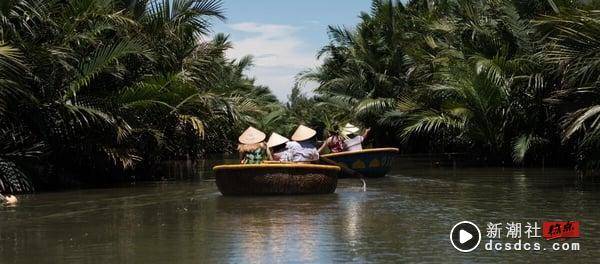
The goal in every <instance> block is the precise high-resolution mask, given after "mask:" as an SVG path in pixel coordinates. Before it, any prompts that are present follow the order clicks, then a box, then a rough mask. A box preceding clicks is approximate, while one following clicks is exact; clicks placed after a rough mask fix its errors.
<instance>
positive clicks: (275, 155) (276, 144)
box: [267, 133, 292, 162]
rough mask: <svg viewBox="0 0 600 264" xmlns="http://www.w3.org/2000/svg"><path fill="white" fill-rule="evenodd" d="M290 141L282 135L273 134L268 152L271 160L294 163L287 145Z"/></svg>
mask: <svg viewBox="0 0 600 264" xmlns="http://www.w3.org/2000/svg"><path fill="white" fill-rule="evenodd" d="M288 142H290V140H289V139H288V138H286V137H284V136H282V135H280V134H277V133H272V134H271V136H270V137H269V141H267V152H268V154H269V159H270V160H273V161H281V162H289V161H292V158H291V155H289V154H290V152H289V151H288V149H287V147H286V146H287V143H288Z"/></svg>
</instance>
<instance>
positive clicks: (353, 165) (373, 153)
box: [322, 148, 399, 178]
mask: <svg viewBox="0 0 600 264" xmlns="http://www.w3.org/2000/svg"><path fill="white" fill-rule="evenodd" d="M398 152H399V150H398V149H397V148H378V149H365V150H359V151H348V152H340V153H332V154H327V155H323V156H322V157H324V158H327V159H330V160H333V161H335V162H337V163H340V164H343V165H345V166H346V167H348V168H350V169H352V170H355V171H357V172H359V173H360V174H362V175H363V176H365V177H368V178H378V177H383V176H385V175H386V174H387V173H388V172H389V171H390V169H391V168H392V164H393V162H394V158H395V157H396V155H397V154H398ZM347 176H348V175H341V177H347Z"/></svg>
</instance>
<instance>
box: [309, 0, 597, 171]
mask: <svg viewBox="0 0 600 264" xmlns="http://www.w3.org/2000/svg"><path fill="white" fill-rule="evenodd" d="M599 9H600V2H598V1H568V0H565V1H562V0H530V1H520V0H482V1H467V0H440V1H426V0H413V1H408V3H403V1H390V0H375V1H373V4H372V10H371V11H370V12H364V13H361V14H360V20H361V21H360V23H359V24H358V25H356V26H355V27H353V28H351V27H338V26H330V27H329V36H330V39H331V41H330V43H329V44H328V45H326V46H325V47H323V49H322V50H321V51H320V53H319V56H320V58H321V59H322V60H323V61H324V62H323V64H322V65H321V66H320V67H318V68H316V69H312V70H309V71H306V72H303V73H301V74H300V75H299V79H300V81H301V83H302V82H306V81H316V82H318V84H319V86H318V87H317V88H316V90H315V92H316V96H315V97H314V98H312V99H313V100H316V101H320V102H321V104H323V105H336V106H342V107H338V108H337V109H339V110H340V111H338V114H339V115H342V116H345V118H346V119H350V120H356V121H357V122H359V123H360V124H361V125H362V126H366V127H374V128H376V129H375V132H376V133H377V134H378V135H379V137H378V138H379V139H388V142H389V138H395V139H396V142H397V143H398V144H401V145H402V146H403V147H402V149H403V151H405V152H425V153H432V152H434V153H435V152H438V153H441V152H463V153H464V152H466V153H472V154H473V156H474V157H480V158H481V159H482V160H485V161H487V162H490V163H492V164H507V165H510V164H516V165H521V164H536V165H541V164H543V163H546V164H552V165H571V166H572V165H573V164H577V167H578V169H580V170H581V171H587V172H589V171H594V170H597V169H598V166H599V165H600V163H599V161H600V159H599V158H600V155H599V154H600V151H599V150H600V148H599V144H600V122H599V120H600V111H599V109H600V105H599V103H600V101H598V99H597V98H598V93H599V92H600V77H599V76H600V49H599V47H600V10H599ZM330 109H336V108H330ZM345 113H348V114H345Z"/></svg>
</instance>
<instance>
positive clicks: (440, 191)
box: [0, 158, 600, 263]
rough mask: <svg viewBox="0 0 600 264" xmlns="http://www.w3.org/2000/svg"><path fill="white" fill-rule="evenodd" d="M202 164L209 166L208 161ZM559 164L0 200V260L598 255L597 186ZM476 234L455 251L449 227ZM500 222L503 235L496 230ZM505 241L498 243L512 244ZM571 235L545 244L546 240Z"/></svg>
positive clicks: (585, 258)
mask: <svg viewBox="0 0 600 264" xmlns="http://www.w3.org/2000/svg"><path fill="white" fill-rule="evenodd" d="M206 169H207V171H209V168H206ZM574 182H575V176H574V173H573V171H571V170H569V169H549V168H546V169H511V168H490V167H478V168H460V167H458V168H454V167H437V166H432V165H431V163H430V162H428V161H425V160H420V159H409V158H403V159H400V160H399V161H398V162H397V163H396V167H395V168H394V170H393V171H392V173H390V175H389V176H388V177H386V178H382V179H372V180H368V181H367V187H368V188H367V192H362V189H361V187H362V186H361V183H360V181H357V180H353V179H342V180H340V182H339V184H338V189H337V191H336V193H335V194H332V195H318V196H287V197H283V196H277V197H223V196H221V195H220V193H219V192H218V190H217V189H216V186H215V183H214V181H213V180H211V179H210V178H209V177H207V178H206V179H195V180H192V181H175V182H158V183H137V184H131V185H127V186H117V187H112V188H103V189H84V190H73V191H63V192H54V193H39V194H34V195H28V196H23V197H21V201H20V203H19V204H18V206H16V207H3V208H0V263H223V262H225V263H274V262H275V263H277V262H291V263H314V262H325V263H331V262H363V263H367V262H373V263H382V262H383V263H398V262H445V263H448V262H461V263H464V262H467V263H470V262H472V263H475V262H477V263H479V262H511V263H515V262H545V261H553V262H577V263H586V262H588V263H592V262H596V261H597V260H598V258H600V209H599V208H598V207H599V206H600V191H598V190H594V189H592V190H585V191H582V190H579V189H578V188H576V187H575V184H574ZM465 220H469V221H472V222H474V223H476V224H477V225H478V226H479V227H480V229H481V233H482V236H483V240H482V241H481V244H480V245H479V247H478V248H477V249H476V250H475V251H473V252H470V253H461V252H458V251H457V250H456V249H454V248H453V247H452V245H451V243H450V239H449V234H450V230H451V228H452V226H454V224H456V223H458V222H460V221H465ZM549 220H576V221H580V222H581V232H580V233H581V237H580V238H576V239H570V240H566V241H560V240H553V241H545V240H543V239H541V238H537V239H535V238H531V239H529V238H527V236H525V233H524V232H523V238H522V242H539V243H540V244H541V245H542V247H543V248H546V250H540V251H488V250H486V249H485V244H486V243H487V242H488V241H489V239H487V238H486V226H487V224H488V223H490V222H492V223H504V225H506V223H509V222H521V223H523V231H525V226H524V225H525V223H526V222H530V223H532V222H538V223H540V225H541V223H542V222H543V221H549ZM506 231H507V230H506V229H504V230H503V231H502V233H501V234H502V236H505V234H506ZM516 241H517V240H516V239H512V238H505V237H503V238H502V239H501V240H497V242H516ZM555 242H559V243H567V244H568V245H572V244H573V242H576V243H579V245H580V250H577V251H562V250H561V251H553V250H551V245H552V243H555Z"/></svg>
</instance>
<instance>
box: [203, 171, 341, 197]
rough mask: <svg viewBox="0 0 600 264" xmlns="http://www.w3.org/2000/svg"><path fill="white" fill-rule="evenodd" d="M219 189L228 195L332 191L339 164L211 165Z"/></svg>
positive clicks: (324, 192) (323, 192) (335, 184)
mask: <svg viewBox="0 0 600 264" xmlns="http://www.w3.org/2000/svg"><path fill="white" fill-rule="evenodd" d="M213 171H214V172H215V180H216V183H217V187H218V188H219V191H220V192H221V193H222V194H223V195H226V196H230V195H286V194H288V195H291V194H327V193H333V192H335V189H336V187H337V179H338V175H339V173H340V167H338V166H327V165H314V164H252V165H250V164H248V165H221V166H216V167H214V168H213Z"/></svg>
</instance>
